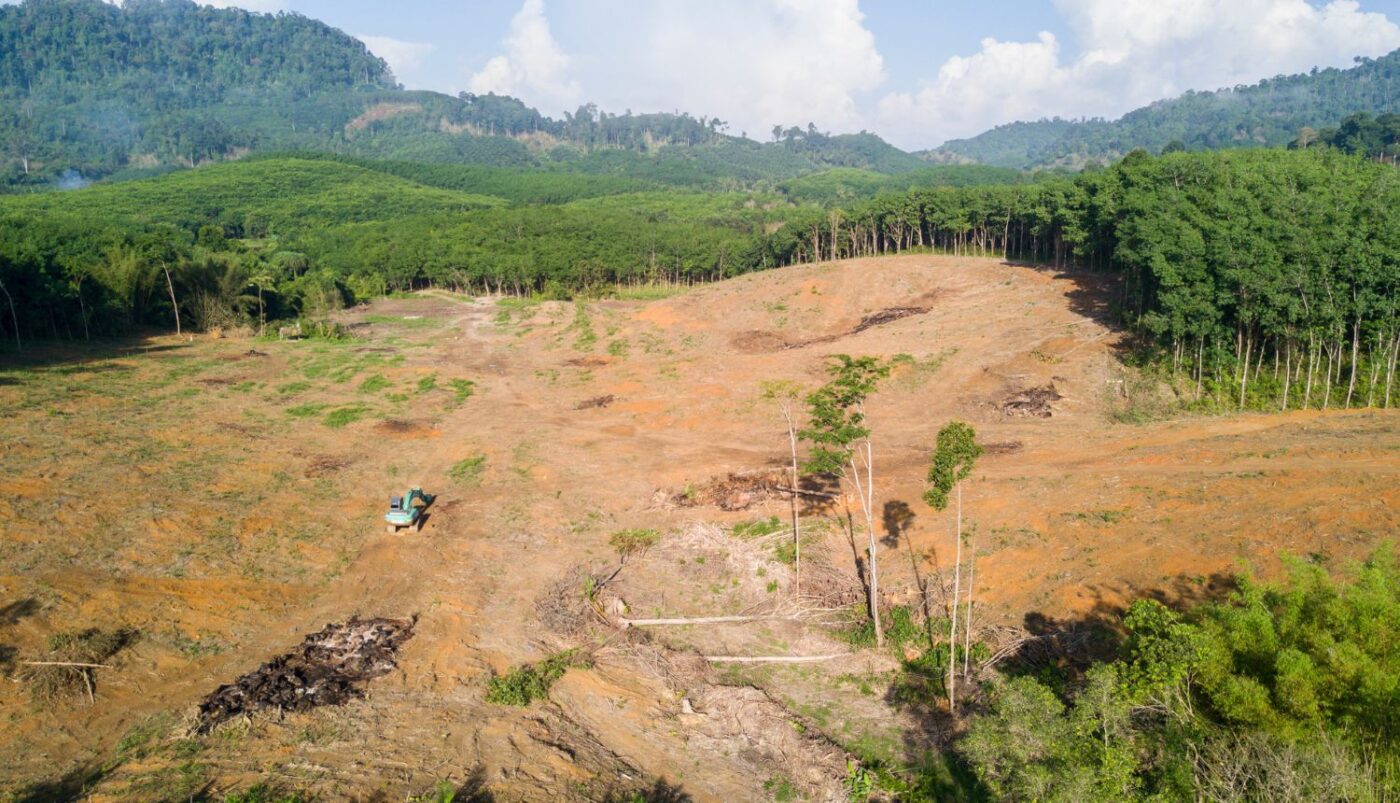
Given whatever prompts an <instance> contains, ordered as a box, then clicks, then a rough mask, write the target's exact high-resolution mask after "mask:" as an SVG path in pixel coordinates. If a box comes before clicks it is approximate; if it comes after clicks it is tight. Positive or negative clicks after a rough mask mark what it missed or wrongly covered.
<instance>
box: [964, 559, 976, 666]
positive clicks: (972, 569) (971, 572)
mask: <svg viewBox="0 0 1400 803" xmlns="http://www.w3.org/2000/svg"><path fill="white" fill-rule="evenodd" d="M967 548H968V550H969V551H970V552H971V554H970V555H969V556H968V558H967V624H966V626H964V627H963V680H966V679H967V667H968V661H969V656H971V655H972V601H973V599H974V598H975V597H976V595H977V539H975V538H974V539H972V540H971V541H969V542H968V545H967Z"/></svg>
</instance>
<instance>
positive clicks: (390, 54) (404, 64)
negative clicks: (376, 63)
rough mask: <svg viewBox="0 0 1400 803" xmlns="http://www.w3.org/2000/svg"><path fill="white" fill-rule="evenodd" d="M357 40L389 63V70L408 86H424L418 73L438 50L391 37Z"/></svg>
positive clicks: (366, 36)
mask: <svg viewBox="0 0 1400 803" xmlns="http://www.w3.org/2000/svg"><path fill="white" fill-rule="evenodd" d="M355 38H356V39H359V40H360V41H361V42H364V43H365V46H366V47H368V48H369V50H370V52H371V53H373V54H374V55H376V56H379V57H380V58H382V59H384V60H385V61H387V62H389V69H391V70H393V71H394V77H395V78H397V79H399V81H400V82H401V83H403V84H405V85H407V86H421V85H422V84H423V77H422V76H420V75H419V72H418V71H419V69H420V68H421V67H422V66H423V62H424V61H425V60H426V59H427V58H428V57H429V56H431V55H432V54H433V51H434V50H435V49H436V47H435V46H434V45H432V44H429V43H427V42H405V41H403V40H401V39H394V38H392V37H389V36H368V35H363V34H361V35H357V36H356V37H355Z"/></svg>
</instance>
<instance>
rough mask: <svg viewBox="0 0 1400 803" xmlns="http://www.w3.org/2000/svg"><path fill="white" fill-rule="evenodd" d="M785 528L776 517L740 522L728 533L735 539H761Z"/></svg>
mask: <svg viewBox="0 0 1400 803" xmlns="http://www.w3.org/2000/svg"><path fill="white" fill-rule="evenodd" d="M784 528H785V525H784V524H783V523H782V521H781V520H779V519H778V517H777V516H770V517H769V518H766V519H757V520H755V521H741V522H739V523H738V524H736V525H734V526H733V528H731V529H730V532H731V533H733V534H734V536H735V537H737V538H762V537H763V536H765V535H772V534H773V533H776V532H778V531H779V530H782V529H784Z"/></svg>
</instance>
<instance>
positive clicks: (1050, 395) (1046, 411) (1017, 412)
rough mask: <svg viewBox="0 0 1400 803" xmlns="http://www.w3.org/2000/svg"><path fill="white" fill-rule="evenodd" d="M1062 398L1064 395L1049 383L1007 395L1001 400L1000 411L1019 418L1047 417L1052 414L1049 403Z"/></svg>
mask: <svg viewBox="0 0 1400 803" xmlns="http://www.w3.org/2000/svg"><path fill="white" fill-rule="evenodd" d="M1062 398H1064V397H1063V396H1061V395H1060V392H1059V391H1058V390H1055V385H1054V384H1053V383H1051V384H1049V385H1046V386H1045V387H1043V388H1031V389H1029V390H1023V391H1021V392H1019V393H1014V394H1012V395H1010V396H1007V397H1006V398H1005V399H1003V400H1002V402H1001V411H1002V412H1003V413H1005V414H1006V415H1011V416H1017V417H1020V418H1049V417H1050V416H1051V415H1053V414H1054V410H1053V409H1051V407H1050V403H1051V402H1057V401H1059V400H1060V399H1062Z"/></svg>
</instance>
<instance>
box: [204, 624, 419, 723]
mask: <svg viewBox="0 0 1400 803" xmlns="http://www.w3.org/2000/svg"><path fill="white" fill-rule="evenodd" d="M416 622H417V618H416V617H415V618H412V619H360V618H358V617H351V618H350V620H349V621H348V622H344V623H341V624H331V625H327V626H326V627H325V628H324V629H323V630H321V631H319V632H317V633H312V634H311V635H309V636H307V637H306V639H305V640H303V641H302V643H301V646H299V647H297V648H296V649H295V650H293V651H291V652H289V653H287V654H285V655H279V656H278V657H276V658H273V659H272V660H271V661H268V662H267V663H265V664H263V665H262V666H260V667H258V668H257V669H255V670H253V671H252V672H249V673H248V674H246V675H244V676H243V677H241V678H239V679H238V680H235V681H234V682H232V683H229V684H226V685H223V686H220V687H219V688H218V689H215V690H214V693H213V694H210V695H209V696H208V697H205V698H204V701H203V702H201V703H200V704H199V720H198V723H197V724H196V726H195V730H196V732H198V733H208V732H209V731H211V730H213V729H214V728H215V727H217V726H218V725H219V724H220V723H223V722H226V721H228V720H230V719H232V718H234V717H237V716H240V715H244V714H251V713H253V712H254V711H258V710H260V709H263V708H276V709H278V710H279V711H305V710H307V709H310V708H315V707H316V706H321V705H339V704H341V703H344V702H345V701H347V700H351V699H354V698H356V697H359V696H361V694H363V692H362V691H361V690H360V688H359V686H360V684H362V683H364V682H365V681H367V680H371V679H373V678H377V677H379V676H381V675H385V674H388V673H389V672H390V671H392V670H393V669H394V667H395V666H397V664H396V663H395V662H394V656H395V654H396V653H397V652H398V649H399V646H400V645H402V644H403V643H404V642H405V641H408V640H409V639H410V638H413V626H414V624H416Z"/></svg>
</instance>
